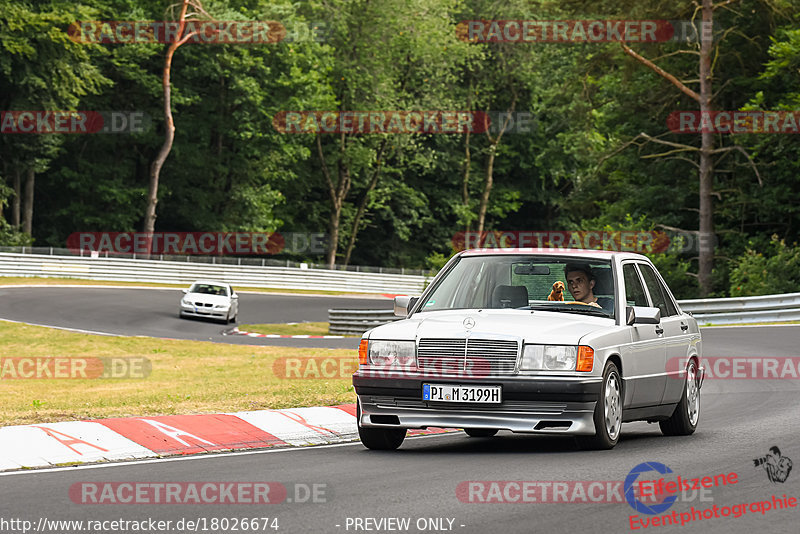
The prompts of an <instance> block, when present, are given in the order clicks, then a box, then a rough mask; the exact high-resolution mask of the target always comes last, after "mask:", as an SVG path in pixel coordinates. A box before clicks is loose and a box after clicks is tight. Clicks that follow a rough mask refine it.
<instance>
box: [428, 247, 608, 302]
mask: <svg viewBox="0 0 800 534" xmlns="http://www.w3.org/2000/svg"><path fill="white" fill-rule="evenodd" d="M457 261H458V262H457V263H456V264H455V265H454V266H453V267H452V268H451V269H450V270H449V272H448V273H447V274H446V275H445V276H444V278H442V279H440V280H439V281H438V282H437V283H436V286H435V287H434V289H433V291H432V292H431V294H430V295H428V296H427V297H426V298H427V300H426V301H425V303H424V304H423V305H422V307H421V308H420V309H419V311H420V312H428V311H435V310H452V309H486V308H516V309H533V310H540V309H541V310H549V311H557V312H564V313H584V314H587V315H598V316H602V317H612V318H613V317H614V279H613V273H612V269H611V263H610V261H607V260H596V259H586V258H568V257H553V256H537V255H510V254H508V255H505V254H504V255H494V256H466V257H464V256H462V257H461V258H459V259H458V260H457ZM556 282H561V284H563V285H562V286H559V285H558V284H556ZM554 285H556V286H557V287H555V288H554ZM562 287H563V290H562V291H559V289H561V288H562ZM554 289H555V291H554ZM551 292H552V293H553V295H552V297H551ZM548 297H551V299H548Z"/></svg>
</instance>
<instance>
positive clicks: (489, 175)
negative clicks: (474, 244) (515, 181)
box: [477, 142, 497, 238]
mask: <svg viewBox="0 0 800 534" xmlns="http://www.w3.org/2000/svg"><path fill="white" fill-rule="evenodd" d="M496 153H497V143H496V142H495V143H493V144H492V145H490V146H489V161H488V162H487V164H486V179H485V180H484V182H483V193H482V194H481V203H480V206H479V207H478V230H477V232H478V237H479V238H480V236H481V235H483V224H484V222H485V221H486V208H487V207H488V206H489V194H490V193H491V192H492V185H493V184H494V157H495V154H496Z"/></svg>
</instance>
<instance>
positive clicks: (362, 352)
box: [358, 339, 369, 365]
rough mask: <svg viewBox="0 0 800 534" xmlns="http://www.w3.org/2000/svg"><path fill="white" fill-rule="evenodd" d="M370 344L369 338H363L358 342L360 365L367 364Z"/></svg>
mask: <svg viewBox="0 0 800 534" xmlns="http://www.w3.org/2000/svg"><path fill="white" fill-rule="evenodd" d="M368 346H369V340H367V339H362V340H361V343H359V344H358V364H359V365H367V357H368V352H367V347H368Z"/></svg>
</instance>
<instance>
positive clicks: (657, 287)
mask: <svg viewBox="0 0 800 534" xmlns="http://www.w3.org/2000/svg"><path fill="white" fill-rule="evenodd" d="M639 268H640V269H641V271H642V278H644V283H645V285H646V286H647V290H648V291H649V292H650V298H651V299H653V306H655V307H656V308H658V309H659V310H661V317H669V316H670V315H675V314H676V313H677V310H675V306H673V305H672V302H669V306H667V302H668V300H669V299H667V296H666V294H665V293H664V288H663V287H662V286H661V282H660V281H659V279H658V277H657V276H656V273H655V271H653V268H652V267H650V266H649V265H647V264H646V263H640V264H639Z"/></svg>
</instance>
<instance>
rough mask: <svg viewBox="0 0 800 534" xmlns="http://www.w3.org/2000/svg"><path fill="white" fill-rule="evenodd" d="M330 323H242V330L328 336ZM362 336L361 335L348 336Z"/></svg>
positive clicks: (240, 327) (259, 332) (240, 328)
mask: <svg viewBox="0 0 800 534" xmlns="http://www.w3.org/2000/svg"><path fill="white" fill-rule="evenodd" d="M329 328H330V323H313V322H305V323H266V324H240V325H239V330H241V331H242V332H255V333H258V334H280V335H288V336H296V335H310V336H326V335H328V329H329ZM346 337H360V336H346Z"/></svg>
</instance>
